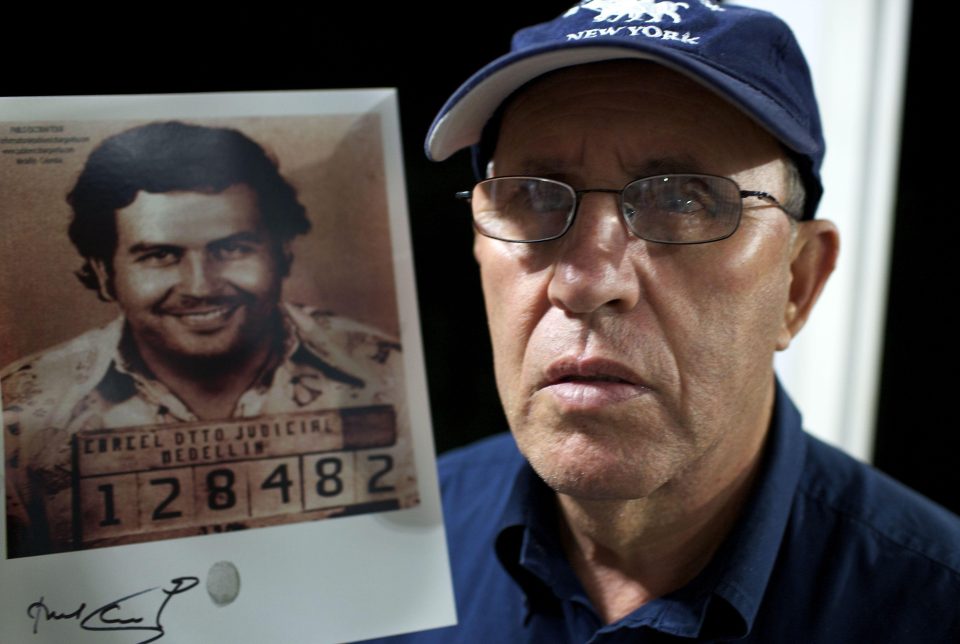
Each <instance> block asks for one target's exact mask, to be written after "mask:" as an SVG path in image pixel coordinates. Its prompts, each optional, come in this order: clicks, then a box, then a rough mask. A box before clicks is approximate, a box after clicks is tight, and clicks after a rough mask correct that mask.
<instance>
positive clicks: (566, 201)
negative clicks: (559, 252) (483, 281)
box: [472, 174, 741, 244]
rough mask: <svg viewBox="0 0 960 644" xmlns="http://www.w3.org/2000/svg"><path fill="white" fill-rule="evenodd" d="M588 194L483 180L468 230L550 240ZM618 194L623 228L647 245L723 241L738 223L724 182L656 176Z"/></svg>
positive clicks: (557, 186)
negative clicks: (651, 243)
mask: <svg viewBox="0 0 960 644" xmlns="http://www.w3.org/2000/svg"><path fill="white" fill-rule="evenodd" d="M588 192H591V190H583V191H581V192H580V193H577V192H576V191H574V189H573V188H572V187H570V186H569V185H567V184H565V183H562V182H559V181H554V180H551V179H542V178H538V177H496V178H493V179H487V180H485V181H481V182H480V183H478V184H477V185H476V187H475V188H474V190H473V196H472V203H473V217H474V225H475V226H476V228H477V230H478V231H479V232H480V233H481V234H484V235H487V236H488V237H494V238H496V239H502V240H504V241H524V242H533V241H546V240H549V239H556V238H557V237H560V236H562V235H563V234H564V233H565V232H566V231H567V229H568V228H569V226H570V224H571V223H572V221H573V218H574V216H575V214H576V208H577V205H578V201H579V196H580V195H583V194H586V193H588ZM604 192H609V191H604ZM620 193H621V194H620V204H621V210H622V213H623V217H624V220H625V222H626V224H627V227H628V228H629V229H630V230H631V232H633V234H635V235H637V236H638V237H641V238H643V239H646V240H649V241H655V242H663V243H674V244H677V243H679V244H684V243H686V244H690V243H702V242H707V241H715V240H718V239H723V238H724V237H728V236H729V235H731V234H732V233H733V232H734V231H735V230H736V228H737V224H738V222H739V218H740V209H741V201H740V189H739V187H738V186H737V184H736V183H735V182H734V181H732V180H731V179H727V178H726V177H716V176H711V175H696V174H672V175H661V176H656V177H648V178H645V179H639V180H637V181H633V182H631V183H629V184H627V186H626V187H624V189H623V190H622V191H620Z"/></svg>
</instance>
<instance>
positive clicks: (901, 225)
mask: <svg viewBox="0 0 960 644" xmlns="http://www.w3.org/2000/svg"><path fill="white" fill-rule="evenodd" d="M569 4H570V0H563V1H562V2H539V3H511V4H510V5H508V6H509V7H510V11H509V13H506V12H496V11H495V10H494V7H498V6H504V5H496V4H490V5H487V6H489V7H490V9H489V10H487V11H482V12H479V13H477V14H476V15H475V16H473V17H471V19H469V20H464V19H454V18H453V17H452V16H451V15H443V14H442V13H441V12H440V11H439V10H438V11H437V12H436V13H433V14H430V13H428V12H427V10H426V9H427V7H426V5H423V8H420V6H417V5H412V4H404V5H403V7H399V8H393V9H388V10H386V12H384V11H383V10H379V9H378V11H377V12H375V13H374V12H371V11H370V10H369V9H368V7H367V6H366V5H353V8H351V7H350V6H349V5H329V4H328V5H324V6H325V7H326V8H325V9H324V10H323V11H320V12H317V11H316V10H307V9H300V10H291V9H286V8H284V7H281V6H271V7H266V8H265V7H264V6H259V7H258V8H257V10H256V11H251V12H249V13H246V14H245V13H243V12H242V11H237V10H231V11H230V12H228V13H224V14H223V15H210V14H208V15H205V16H202V17H201V16H197V15H186V14H176V15H174V14H172V13H165V12H162V11H159V10H152V11H151V10H150V9H149V8H148V9H147V10H146V11H145V13H144V14H143V15H142V16H141V17H138V18H137V19H135V20H134V19H128V18H126V17H125V16H119V15H110V16H103V17H98V16H92V15H90V14H75V15H63V14H62V13H60V12H61V11H62V10H57V11H53V10H50V11H47V10H44V11H43V12H42V15H41V14H40V13H37V12H33V13H31V12H29V11H24V10H18V11H17V12H15V13H14V12H11V11H9V10H5V20H4V23H5V28H4V36H3V37H4V45H5V46H4V50H5V62H4V73H3V76H2V77H0V93H2V94H4V95H8V96H17V95H53V94H126V93H167V92H209V91H229V90H234V91H243V90H283V89H322V88H348V87H398V88H399V101H400V117H401V122H402V126H403V137H404V156H405V162H406V173H407V189H408V195H409V204H410V212H411V222H412V223H411V227H412V235H413V243H414V253H415V257H416V270H417V288H418V291H419V299H420V314H421V318H422V322H423V336H424V338H423V339H424V346H425V350H426V360H427V374H428V379H429V386H430V396H431V401H432V402H431V411H432V415H433V423H434V430H435V436H436V443H437V448H438V450H439V451H445V450H447V449H449V448H451V447H454V446H456V445H459V444H463V443H465V442H468V441H470V440H472V439H474V438H477V437H479V436H482V435H485V434H488V433H492V432H495V431H501V430H504V429H505V428H506V425H505V423H504V420H503V416H502V412H501V411H500V406H499V403H498V401H497V398H496V391H495V388H494V384H493V374H492V369H491V365H490V346H489V340H488V338H487V333H486V327H485V320H484V312H483V307H482V302H481V298H480V287H479V279H478V275H477V270H476V268H475V266H474V263H473V260H472V257H471V254H470V247H471V236H472V233H471V230H470V226H469V223H468V215H467V212H466V210H465V207H464V206H463V205H462V204H458V203H456V202H454V200H453V198H452V195H453V192H454V191H456V190H460V189H465V188H467V187H469V186H470V185H471V184H472V173H471V171H470V167H469V160H468V158H467V156H466V154H464V153H460V154H459V155H458V156H456V157H454V159H453V160H452V161H449V162H447V163H444V164H434V163H430V162H428V161H426V159H425V158H424V156H423V151H422V145H423V137H424V134H425V132H426V130H427V128H428V126H429V124H430V122H431V121H432V119H433V116H434V115H435V113H436V111H437V110H438V109H439V107H440V106H441V105H442V104H443V102H444V100H446V98H447V97H448V96H449V95H450V94H451V93H452V92H453V91H454V90H455V89H456V88H457V86H458V85H459V84H460V82H462V81H463V80H465V79H466V78H467V77H468V76H469V75H470V74H471V73H473V72H474V71H476V70H477V69H479V68H480V67H481V66H483V65H484V64H485V63H486V62H488V61H490V60H492V59H493V58H494V57H496V56H498V55H500V54H502V53H503V52H505V51H506V49H507V48H508V46H509V38H510V34H511V33H512V31H513V30H514V29H515V28H517V27H518V26H522V25H526V24H531V23H533V22H539V21H542V20H547V19H550V18H552V17H554V16H556V15H558V14H559V13H561V12H562V11H564V10H565V9H566V8H567V6H568V5H569ZM468 6H472V7H476V6H477V5H468ZM37 7H38V8H39V6H37ZM334 7H336V8H334ZM434 7H436V5H434ZM271 11H272V13H270V12H271ZM364 12H366V13H364ZM21 14H22V15H21ZM411 19H412V21H411ZM934 20H935V14H934V13H933V8H932V3H923V2H917V3H915V6H914V14H913V19H912V25H911V45H910V58H909V72H908V77H907V93H906V102H905V111H904V129H903V150H902V160H901V168H900V173H899V186H898V187H899V198H898V203H897V217H896V232H895V238H894V248H893V263H892V273H891V281H890V293H889V303H888V314H887V332H886V338H885V343H884V357H883V373H882V386H881V391H880V400H879V406H878V422H877V442H876V454H875V463H876V464H877V466H878V467H880V468H881V469H883V470H885V471H887V472H889V473H890V474H892V475H893V476H895V477H897V478H899V479H901V480H903V481H904V482H906V483H907V484H908V485H910V486H912V487H914V488H916V489H917V490H919V491H921V492H922V493H924V494H926V495H928V496H930V497H932V498H934V499H935V500H937V501H939V502H940V503H942V504H944V505H946V506H948V507H950V508H951V509H953V510H954V511H955V512H960V475H958V472H957V467H956V466H955V465H954V462H955V457H954V455H955V454H956V453H957V452H958V448H960V439H958V437H957V435H956V426H957V423H956V421H954V420H953V418H952V414H951V413H950V405H949V396H951V395H952V394H953V393H954V391H953V390H954V389H955V388H956V385H957V382H958V378H957V377H956V376H955V375H953V364H954V352H953V351H952V347H951V346H950V345H951V342H950V341H951V333H950V329H949V328H948V327H947V324H948V319H949V316H948V314H947V311H946V310H945V309H946V307H947V306H948V305H947V304H945V302H949V303H951V304H952V297H953V296H955V295H956V293H957V289H956V287H955V286H952V279H953V277H954V275H955V270H954V269H953V267H952V265H951V266H948V259H949V258H951V254H950V253H949V252H948V249H947V243H948V241H947V239H948V235H947V234H945V231H946V227H945V226H944V224H945V222H946V221H947V217H946V215H948V214H949V212H955V211H956V206H955V204H953V203H952V197H953V196H954V190H952V189H951V187H952V186H951V182H952V183H955V182H956V181H957V179H956V177H947V176H946V167H948V165H947V164H946V163H942V162H941V163H938V164H936V165H938V166H939V167H940V168H943V169H937V168H935V167H933V166H934V165H935V164H934V163H933V161H932V159H931V148H936V147H938V145H937V144H941V142H945V140H944V138H945V135H944V125H948V124H952V120H947V119H942V120H941V119H937V118H934V116H933V114H932V112H933V110H934V108H935V107H936V106H937V105H939V104H940V103H942V102H944V99H943V98H941V92H942V91H943V90H942V89H941V85H940V84H938V83H937V82H931V81H932V79H931V78H929V72H927V76H924V75H923V74H924V72H925V71H926V70H929V69H930V68H932V67H933V66H934V65H936V64H937V60H939V59H938V58H936V57H935V56H936V54H935V52H934V51H933V47H935V46H936V45H935V43H936V42H937V40H938V39H939V37H938V36H937V35H936V31H937V29H938V27H937V26H936V25H935V24H934ZM407 24H410V25H411V26H406V25H407ZM106 25H111V26H106ZM47 54H52V58H50V59H47V58H45V55H47ZM947 73H950V72H949V71H948V72H947ZM934 154H935V153H934ZM828 189H830V190H837V189H842V188H841V187H838V186H828ZM920 221H923V222H924V223H925V224H926V225H924V226H922V227H921V226H919V225H918V223H919V222H920ZM451 278H452V279H453V281H454V283H455V284H456V285H457V286H456V288H448V287H447V286H446V284H447V280H448V279H451Z"/></svg>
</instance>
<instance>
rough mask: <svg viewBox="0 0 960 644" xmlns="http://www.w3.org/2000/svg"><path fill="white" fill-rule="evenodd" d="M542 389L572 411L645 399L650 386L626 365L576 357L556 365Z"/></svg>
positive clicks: (550, 369) (546, 378)
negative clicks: (640, 398) (643, 396)
mask: <svg viewBox="0 0 960 644" xmlns="http://www.w3.org/2000/svg"><path fill="white" fill-rule="evenodd" d="M538 390H539V391H542V392H545V393H549V394H550V395H551V396H552V397H553V399H554V400H555V401H556V402H557V403H558V404H559V405H560V406H561V407H563V408H565V409H567V410H569V411H589V410H592V409H600V408H603V407H606V406H609V405H614V404H617V403H620V402H624V401H627V400H630V399H632V398H636V397H638V396H642V395H643V394H646V393H648V392H650V387H648V386H647V385H646V384H645V383H644V382H643V381H642V379H641V378H640V376H639V375H637V374H636V373H635V372H634V371H633V370H632V369H630V368H629V367H627V366H626V365H624V364H622V363H619V362H616V361H613V360H606V359H600V358H575V359H561V360H557V361H556V362H554V363H552V364H551V365H550V366H549V367H548V368H547V370H546V373H545V378H544V380H543V382H542V383H541V385H540V387H538Z"/></svg>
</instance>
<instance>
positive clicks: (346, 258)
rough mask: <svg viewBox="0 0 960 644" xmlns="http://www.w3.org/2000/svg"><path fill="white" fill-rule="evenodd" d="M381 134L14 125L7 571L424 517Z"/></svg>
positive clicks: (261, 121)
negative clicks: (295, 528) (299, 527)
mask: <svg viewBox="0 0 960 644" xmlns="http://www.w3.org/2000/svg"><path fill="white" fill-rule="evenodd" d="M378 119H379V117H378V115H377V114H375V113H356V114H343V115H323V116H277V117H250V118H229V119H227V118H221V119H210V118H171V119H150V120H143V121H127V120H124V121H118V120H115V121H106V120H103V121H94V120H84V121H73V122H39V121H31V122H23V123H16V122H6V123H0V126H2V133H0V211H2V212H3V218H4V233H3V235H2V237H0V399H2V407H0V412H2V427H3V434H2V441H3V456H4V469H5V488H6V489H5V513H6V552H5V553H4V554H5V556H6V557H7V558H18V557H27V556H35V555H44V554H49V553H56V552H63V551H72V550H84V549H88V548H97V547H102V546H112V545H120V544H128V543H137V542H144V541H154V540H160V539H172V538H179V537H186V536H194V535H203V534H213V533H223V532H229V531H236V530H246V529H252V528H258V527H265V526H273V525H278V524H287V523H295V522H302V521H315V520H319V519H326V518H332V517H338V516H345V515H352V514H361V513H371V512H381V511H387V510H395V509H400V508H406V507H411V506H414V505H417V504H418V503H419V495H418V490H417V482H416V477H415V473H414V463H413V448H412V442H411V438H410V421H409V416H408V413H407V403H406V395H405V389H404V377H403V374H404V368H403V353H402V352H403V347H402V346H401V342H400V341H399V339H398V338H399V337H400V322H399V316H398V312H397V311H398V309H397V294H396V288H395V280H394V270H393V267H394V258H393V256H392V250H391V248H392V247H391V239H390V220H389V211H388V207H387V200H388V197H387V188H386V179H385V177H386V169H385V166H384V155H383V150H382V149H381V148H382V143H381V134H380V124H379V120H378Z"/></svg>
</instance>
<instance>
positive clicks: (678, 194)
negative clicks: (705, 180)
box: [657, 181, 716, 215]
mask: <svg viewBox="0 0 960 644" xmlns="http://www.w3.org/2000/svg"><path fill="white" fill-rule="evenodd" d="M657 207H658V208H659V209H660V210H662V211H665V212H670V213H673V214H677V215H709V214H712V213H713V212H714V211H715V210H716V198H715V197H714V196H713V194H712V192H711V191H710V190H709V189H708V188H707V187H706V186H704V185H702V183H701V182H699V181H688V182H686V183H684V184H683V185H677V186H672V187H671V189H669V190H664V191H662V192H661V194H660V195H659V198H658V199H657Z"/></svg>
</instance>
